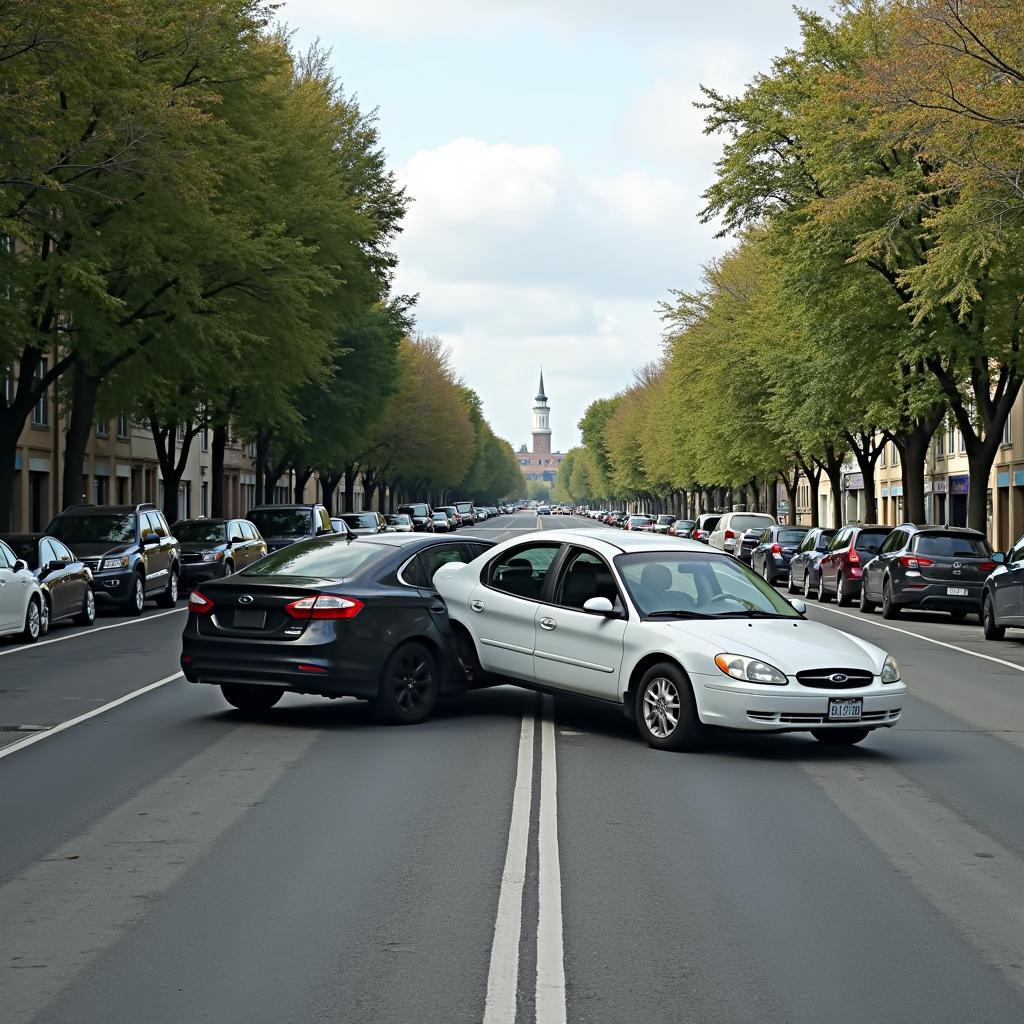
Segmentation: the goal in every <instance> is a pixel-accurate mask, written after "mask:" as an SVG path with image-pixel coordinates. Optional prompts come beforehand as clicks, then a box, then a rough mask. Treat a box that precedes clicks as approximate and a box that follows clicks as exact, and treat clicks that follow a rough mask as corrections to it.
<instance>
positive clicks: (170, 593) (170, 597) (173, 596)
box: [156, 568, 178, 608]
mask: <svg viewBox="0 0 1024 1024" xmlns="http://www.w3.org/2000/svg"><path fill="white" fill-rule="evenodd" d="M156 603H157V604H158V605H159V606H160V607H161V608H174V607H176V606H177V604H178V570H177V569H173V568H172V569H171V572H170V575H169V576H168V577H167V586H166V587H165V588H164V591H163V593H162V594H161V595H160V596H159V597H158V598H157V599H156Z"/></svg>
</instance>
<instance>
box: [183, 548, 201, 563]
mask: <svg viewBox="0 0 1024 1024" xmlns="http://www.w3.org/2000/svg"><path fill="white" fill-rule="evenodd" d="M181 560H182V562H184V563H185V564H186V565H191V564H192V563H194V562H201V561H202V560H203V556H202V555H201V554H196V553H193V552H190V551H186V552H184V553H183V554H182V556H181Z"/></svg>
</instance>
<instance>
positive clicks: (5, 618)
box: [0, 541, 26, 634]
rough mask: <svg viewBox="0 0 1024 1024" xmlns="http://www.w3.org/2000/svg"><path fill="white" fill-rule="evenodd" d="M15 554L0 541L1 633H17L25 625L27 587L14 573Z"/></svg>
mask: <svg viewBox="0 0 1024 1024" xmlns="http://www.w3.org/2000/svg"><path fill="white" fill-rule="evenodd" d="M15 561H16V559H15V557H14V552H13V551H12V550H11V549H10V548H9V547H8V546H7V545H6V544H4V543H3V542H2V541H0V633H2V634H6V633H15V632H17V631H18V630H20V629H21V628H22V627H23V626H24V625H25V623H24V622H23V621H22V611H23V609H24V608H25V596H26V595H25V587H24V586H23V585H22V581H21V580H20V579H19V578H18V577H17V576H16V575H15V573H14V563H15Z"/></svg>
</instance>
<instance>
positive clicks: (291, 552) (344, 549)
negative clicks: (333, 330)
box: [238, 537, 393, 580]
mask: <svg viewBox="0 0 1024 1024" xmlns="http://www.w3.org/2000/svg"><path fill="white" fill-rule="evenodd" d="M392 550H393V549H392V548H389V547H385V546H384V545H382V544H380V545H378V544H360V543H359V542H358V541H350V540H345V539H344V538H341V537H336V538H335V539H332V538H327V537H325V538H321V539H319V540H309V541H300V542H299V543H298V544H293V545H291V547H287V548H282V549H281V550H280V551H275V552H274V553H273V554H271V555H267V557H266V558H263V559H260V561H258V562H256V563H255V564H253V565H251V566H249V567H248V568H247V569H243V570H242V571H241V572H240V573H239V574H238V575H239V576H301V577H314V578H317V579H329V580H344V579H348V578H349V577H350V576H355V575H356V574H357V573H359V572H362V571H363V570H364V569H365V568H366V567H367V566H369V565H372V564H373V562H375V561H378V560H380V559H383V558H387V557H388V556H389V555H390V554H392Z"/></svg>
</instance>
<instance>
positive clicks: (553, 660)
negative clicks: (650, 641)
mask: <svg viewBox="0 0 1024 1024" xmlns="http://www.w3.org/2000/svg"><path fill="white" fill-rule="evenodd" d="M592 597H606V598H608V600H609V601H611V602H612V604H613V606H614V607H615V609H616V613H617V614H616V616H615V617H611V616H607V615H602V614H601V613H599V612H588V611H584V610H583V605H584V603H585V602H586V601H588V600H589V599H590V598H592ZM626 621H627V620H626V616H625V605H624V604H623V602H622V598H621V597H620V595H619V593H618V587H617V586H616V583H615V577H614V575H613V574H612V571H611V569H610V568H609V567H608V566H607V565H606V564H605V562H604V560H603V559H602V558H601V557H600V556H599V555H597V554H595V553H594V552H592V551H587V550H585V549H583V548H573V549H572V550H571V551H570V552H569V554H568V557H567V558H566V559H565V561H564V562H563V568H562V570H561V571H560V572H559V577H558V580H557V581H556V583H555V590H554V593H553V594H552V597H551V603H549V604H544V605H542V606H541V607H540V609H539V610H538V612H537V639H536V649H535V651H534V656H533V666H534V672H535V673H536V678H537V682H538V683H546V684H548V685H549V686H557V687H558V688H559V689H562V690H571V691H572V692H574V693H583V694H587V695H588V696H591V697H603V698H604V699H605V700H617V699H618V696H619V694H618V679H619V668H620V667H621V665H622V651H623V638H624V636H625V632H626Z"/></svg>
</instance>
